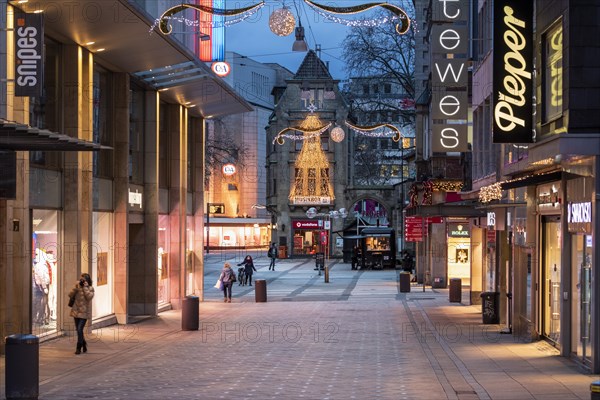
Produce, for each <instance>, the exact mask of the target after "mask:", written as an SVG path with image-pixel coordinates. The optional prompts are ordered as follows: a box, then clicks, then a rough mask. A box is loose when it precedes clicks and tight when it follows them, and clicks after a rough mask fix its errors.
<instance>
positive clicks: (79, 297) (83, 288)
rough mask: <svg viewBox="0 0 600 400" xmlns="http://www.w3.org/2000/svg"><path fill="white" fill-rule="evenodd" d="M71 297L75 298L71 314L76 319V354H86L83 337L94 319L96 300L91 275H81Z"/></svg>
mask: <svg viewBox="0 0 600 400" xmlns="http://www.w3.org/2000/svg"><path fill="white" fill-rule="evenodd" d="M69 297H70V298H73V297H74V298H75V302H74V303H73V306H72V307H71V314H70V315H71V317H73V318H74V319H75V328H76V329H77V349H76V350H75V354H81V350H82V349H83V352H84V353H86V352H87V342H86V341H85V337H84V336H83V329H84V327H85V323H86V322H87V320H88V319H91V318H92V299H93V298H94V288H93V287H92V278H91V277H90V275H89V274H81V277H80V278H79V280H78V281H77V283H75V286H74V287H73V289H71V291H70V292H69Z"/></svg>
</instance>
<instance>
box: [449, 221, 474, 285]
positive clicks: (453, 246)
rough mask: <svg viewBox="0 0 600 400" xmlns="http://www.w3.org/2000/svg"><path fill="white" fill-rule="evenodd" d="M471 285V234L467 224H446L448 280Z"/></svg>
mask: <svg viewBox="0 0 600 400" xmlns="http://www.w3.org/2000/svg"><path fill="white" fill-rule="evenodd" d="M452 278H460V279H461V280H462V284H463V285H470V284H471V232H470V231H469V223H468V222H464V223H450V224H448V280H450V279H452Z"/></svg>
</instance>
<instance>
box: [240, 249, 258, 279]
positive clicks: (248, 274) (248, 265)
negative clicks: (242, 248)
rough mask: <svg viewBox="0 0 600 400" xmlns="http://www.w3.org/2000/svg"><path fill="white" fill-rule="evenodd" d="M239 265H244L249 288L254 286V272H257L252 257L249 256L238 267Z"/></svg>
mask: <svg viewBox="0 0 600 400" xmlns="http://www.w3.org/2000/svg"><path fill="white" fill-rule="evenodd" d="M239 265H244V269H245V271H244V272H245V275H246V277H245V278H244V279H247V280H248V284H249V286H252V271H256V268H254V261H252V256H251V255H247V256H246V258H244V261H242V262H241V263H239V264H238V266H239Z"/></svg>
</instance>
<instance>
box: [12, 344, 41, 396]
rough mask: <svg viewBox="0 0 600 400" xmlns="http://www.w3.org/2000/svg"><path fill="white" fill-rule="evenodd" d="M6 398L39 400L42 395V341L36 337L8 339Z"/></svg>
mask: <svg viewBox="0 0 600 400" xmlns="http://www.w3.org/2000/svg"><path fill="white" fill-rule="evenodd" d="M4 375H5V382H6V398H7V400H11V399H34V400H35V399H37V398H38V396H39V393H40V378H39V376H40V340H39V338H38V337H37V336H35V335H29V334H21V333H19V334H16V335H10V336H7V337H6V364H5V370H4Z"/></svg>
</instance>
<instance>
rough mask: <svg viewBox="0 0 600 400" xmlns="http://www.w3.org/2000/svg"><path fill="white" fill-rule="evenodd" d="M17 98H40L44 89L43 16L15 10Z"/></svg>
mask: <svg viewBox="0 0 600 400" xmlns="http://www.w3.org/2000/svg"><path fill="white" fill-rule="evenodd" d="M14 36H15V96H21V97H39V96H41V94H42V88H43V87H44V79H43V78H44V54H43V50H44V24H43V17H42V14H41V13H39V14H27V13H24V12H20V11H16V10H15V35H14Z"/></svg>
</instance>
